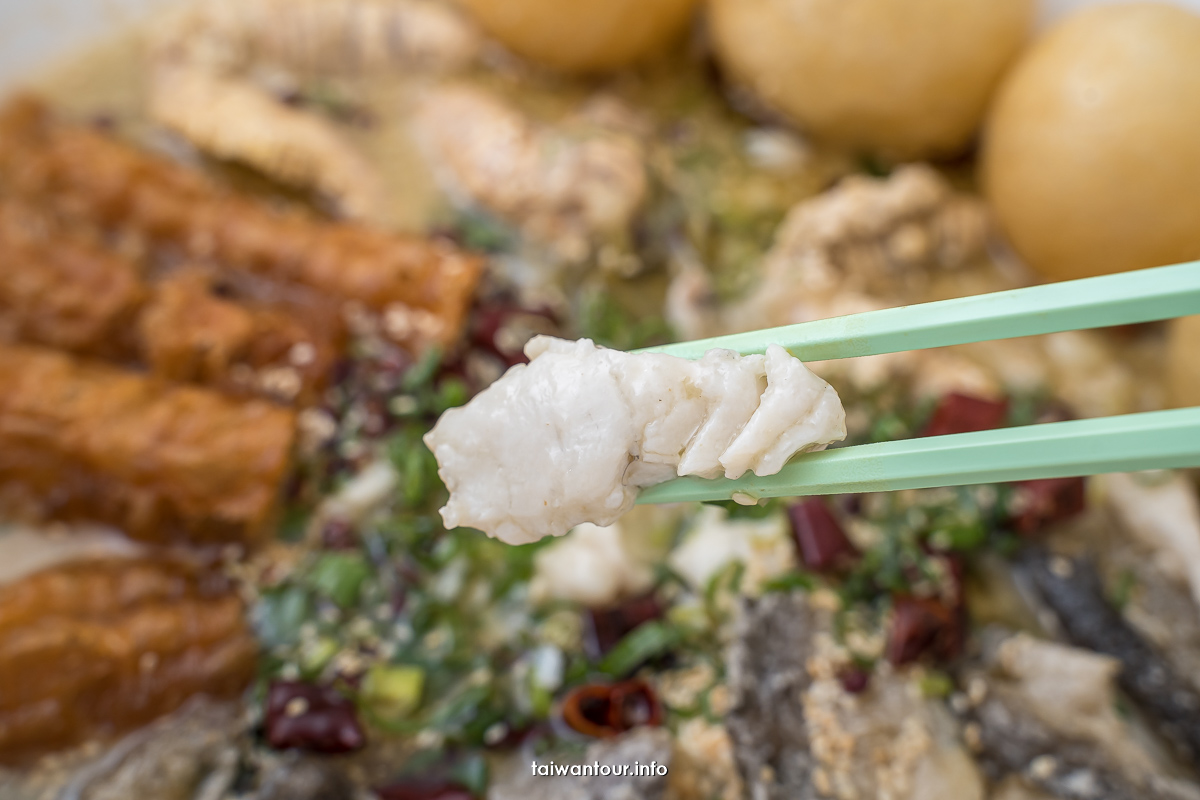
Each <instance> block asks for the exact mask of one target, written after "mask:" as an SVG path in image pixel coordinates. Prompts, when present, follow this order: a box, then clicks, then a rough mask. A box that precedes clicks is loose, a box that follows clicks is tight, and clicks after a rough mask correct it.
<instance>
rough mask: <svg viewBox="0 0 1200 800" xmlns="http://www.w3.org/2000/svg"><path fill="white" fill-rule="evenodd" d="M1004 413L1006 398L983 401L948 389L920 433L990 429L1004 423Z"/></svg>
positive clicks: (1006, 404)
mask: <svg viewBox="0 0 1200 800" xmlns="http://www.w3.org/2000/svg"><path fill="white" fill-rule="evenodd" d="M1007 416H1008V401H1007V400H987V399H984V398H982V397H975V396H973V395H969V394H961V393H959V392H951V393H950V394H947V395H945V396H944V397H942V399H941V400H940V401H939V402H938V404H937V407H936V408H935V409H934V410H933V414H932V416H930V418H929V422H928V423H927V424H926V425H925V429H924V430H923V431H921V435H922V436H945V435H947V434H951V433H972V432H974V431H990V430H993V429H994V428H999V427H1000V426H1001V425H1003V424H1004V420H1005V418H1006V417H1007Z"/></svg>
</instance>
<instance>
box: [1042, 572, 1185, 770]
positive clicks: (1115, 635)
mask: <svg viewBox="0 0 1200 800" xmlns="http://www.w3.org/2000/svg"><path fill="white" fill-rule="evenodd" d="M1020 563H1021V566H1022V568H1023V569H1025V570H1026V571H1027V572H1028V574H1029V575H1030V576H1031V577H1032V579H1033V582H1034V584H1035V585H1036V587H1037V589H1038V591H1039V592H1040V594H1041V596H1042V599H1043V600H1044V601H1045V602H1046V604H1047V605H1048V606H1049V607H1050V608H1051V609H1052V610H1053V611H1054V612H1055V614H1056V615H1057V617H1058V620H1059V623H1060V624H1061V625H1062V628H1063V630H1064V631H1065V632H1066V634H1067V637H1068V638H1069V639H1070V640H1071V641H1072V642H1074V643H1075V644H1077V645H1079V646H1080V647H1086V648H1088V649H1090V650H1094V651H1096V652H1098V653H1103V654H1105V655H1108V656H1112V657H1113V658H1115V659H1117V660H1118V661H1120V662H1121V672H1120V674H1119V675H1118V682H1119V684H1120V686H1121V688H1122V689H1124V690H1125V692H1127V693H1128V694H1129V696H1130V697H1132V698H1133V699H1134V700H1135V701H1136V702H1137V703H1138V705H1140V706H1141V707H1142V708H1143V709H1144V710H1145V711H1146V712H1147V713H1148V714H1149V715H1150V716H1151V718H1152V719H1153V720H1154V721H1155V722H1156V723H1157V725H1158V728H1159V730H1160V731H1161V732H1162V733H1163V735H1164V736H1165V737H1166V738H1167V739H1168V740H1169V741H1170V742H1171V743H1172V744H1174V745H1175V747H1176V748H1177V749H1178V750H1179V753H1180V755H1181V756H1183V757H1184V758H1185V759H1186V760H1187V761H1188V763H1190V764H1192V765H1193V766H1200V693H1198V692H1197V691H1196V690H1195V689H1194V688H1193V687H1192V686H1191V684H1190V683H1188V681H1187V680H1186V679H1184V678H1183V677H1181V676H1179V675H1177V674H1176V673H1175V670H1174V669H1172V667H1171V666H1170V664H1169V663H1168V662H1167V661H1166V659H1165V658H1163V657H1162V655H1160V654H1159V653H1158V652H1156V651H1155V649H1154V648H1153V647H1151V645H1150V644H1149V643H1148V642H1146V640H1145V639H1143V638H1142V637H1141V636H1140V635H1139V634H1138V633H1137V632H1136V631H1135V630H1134V629H1133V628H1132V627H1131V626H1130V625H1129V624H1128V623H1127V622H1126V621H1125V619H1124V618H1123V617H1122V616H1121V614H1120V612H1119V611H1117V610H1116V609H1115V608H1113V607H1112V606H1111V605H1110V604H1109V603H1108V600H1107V599H1106V598H1105V594H1104V586H1103V584H1102V582H1101V580H1100V576H1099V574H1098V573H1097V572H1096V569H1095V567H1094V566H1093V565H1092V564H1091V563H1090V562H1088V561H1084V560H1080V559H1074V560H1072V559H1064V558H1062V557H1061V556H1053V555H1050V554H1048V553H1046V552H1045V551H1040V550H1038V551H1034V550H1030V551H1027V552H1026V553H1025V554H1024V555H1023V557H1022V558H1021V562H1020Z"/></svg>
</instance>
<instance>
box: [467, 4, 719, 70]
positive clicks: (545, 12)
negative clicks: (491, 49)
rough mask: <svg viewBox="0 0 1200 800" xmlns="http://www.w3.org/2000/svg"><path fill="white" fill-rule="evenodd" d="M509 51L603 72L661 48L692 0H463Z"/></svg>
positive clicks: (687, 14) (679, 26)
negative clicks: (570, 0)
mask: <svg viewBox="0 0 1200 800" xmlns="http://www.w3.org/2000/svg"><path fill="white" fill-rule="evenodd" d="M465 5H466V6H467V7H468V8H469V9H471V11H472V12H473V13H474V14H475V16H476V18H477V19H478V20H479V23H480V24H481V25H482V26H483V28H484V29H485V30H486V31H487V32H488V33H490V34H492V35H493V36H495V37H496V38H497V39H499V40H500V41H501V42H503V43H504V44H505V45H506V46H507V47H509V48H511V49H512V50H513V52H515V53H517V54H518V55H521V56H525V57H526V58H530V59H533V60H534V61H538V62H540V63H543V64H546V65H547V66H550V67H554V68H555V69H561V70H565V71H567V72H607V71H609V70H614V69H620V68H621V67H626V66H629V65H630V64H633V63H634V62H637V61H640V60H642V59H644V58H646V57H647V56H649V55H651V54H653V53H657V52H661V51H662V48H663V46H664V45H666V44H669V43H670V42H671V40H672V39H675V38H676V37H678V36H679V35H680V33H681V32H682V31H683V29H684V28H685V26H686V25H687V23H688V20H689V19H690V18H691V15H692V11H693V9H694V8H695V6H696V0H575V1H574V2H570V3H564V2H561V1H560V0H465Z"/></svg>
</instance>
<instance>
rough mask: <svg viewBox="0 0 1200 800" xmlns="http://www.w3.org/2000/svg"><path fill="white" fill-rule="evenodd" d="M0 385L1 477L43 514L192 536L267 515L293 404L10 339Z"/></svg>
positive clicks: (222, 535)
mask: <svg viewBox="0 0 1200 800" xmlns="http://www.w3.org/2000/svg"><path fill="white" fill-rule="evenodd" d="M0 386H3V387H4V390H3V392H0V488H2V489H4V490H5V496H10V495H12V496H19V497H21V498H23V499H32V500H34V501H36V503H35V504H36V506H37V510H38V511H39V512H40V514H41V515H42V516H43V517H45V518H52V519H64V520H70V519H81V520H92V521H96V522H102V523H107V524H111V525H113V526H115V527H118V528H120V529H122V530H124V531H125V532H126V533H128V534H129V535H130V536H131V537H133V538H135V539H139V540H142V541H150V542H174V541H186V542H192V543H197V544H212V543H228V542H243V543H249V544H253V543H254V542H256V541H257V540H258V539H259V538H260V536H261V535H262V534H263V533H264V532H265V530H266V528H267V526H268V524H269V523H270V521H271V519H272V516H273V513H274V511H275V508H276V504H277V499H278V497H279V494H280V491H281V487H282V485H283V483H284V481H285V479H286V477H287V473H288V468H289V466H290V462H291V454H292V445H293V440H294V437H295V414H294V413H293V412H292V411H290V410H287V409H283V408H280V407H278V406H275V405H273V404H271V403H268V402H265V401H261V400H246V401H237V400H234V399H231V398H227V397H224V396H222V395H220V394H217V393H215V392H212V391H209V390H206V389H199V388H192V387H182V386H172V385H169V384H166V383H164V382H162V381H160V380H158V379H154V378H149V377H146V376H143V375H139V374H136V373H130V372H126V371H123V370H120V369H117V368H114V367H111V366H107V365H104V364H100V363H93V362H88V361H80V360H77V359H73V358H72V357H70V356H66V355H63V354H61V353H58V352H55V351H50V350H43V349H40V348H32V347H21V346H11V345H0Z"/></svg>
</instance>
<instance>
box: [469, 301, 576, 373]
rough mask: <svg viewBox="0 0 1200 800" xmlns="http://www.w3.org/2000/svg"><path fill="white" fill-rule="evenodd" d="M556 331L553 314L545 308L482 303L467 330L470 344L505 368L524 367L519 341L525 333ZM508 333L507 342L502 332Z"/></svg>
mask: <svg viewBox="0 0 1200 800" xmlns="http://www.w3.org/2000/svg"><path fill="white" fill-rule="evenodd" d="M556 329H557V320H556V319H555V316H554V314H553V312H551V311H550V310H549V309H545V308H535V309H531V308H522V307H520V306H518V305H515V304H513V303H504V302H500V303H491V304H489V303H483V304H480V305H479V306H478V307H477V308H476V309H475V311H474V313H473V314H472V320H471V327H470V340H471V343H472V344H474V345H475V346H477V347H480V348H482V349H484V350H486V351H488V352H490V353H491V354H492V355H494V356H496V357H497V358H499V359H501V360H502V361H503V362H504V363H505V365H507V366H510V367H511V366H514V365H516V364H526V363H528V362H529V359H527V358H526V357H525V353H524V352H523V351H522V348H523V346H524V342H523V341H519V340H521V339H526V338H528V337H527V336H526V334H531V335H532V334H536V333H545V332H551V331H554V330H556ZM506 330H511V331H512V333H513V336H512V337H511V338H512V339H513V340H512V341H507V340H506V336H505V335H504V332H505V331H506Z"/></svg>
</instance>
